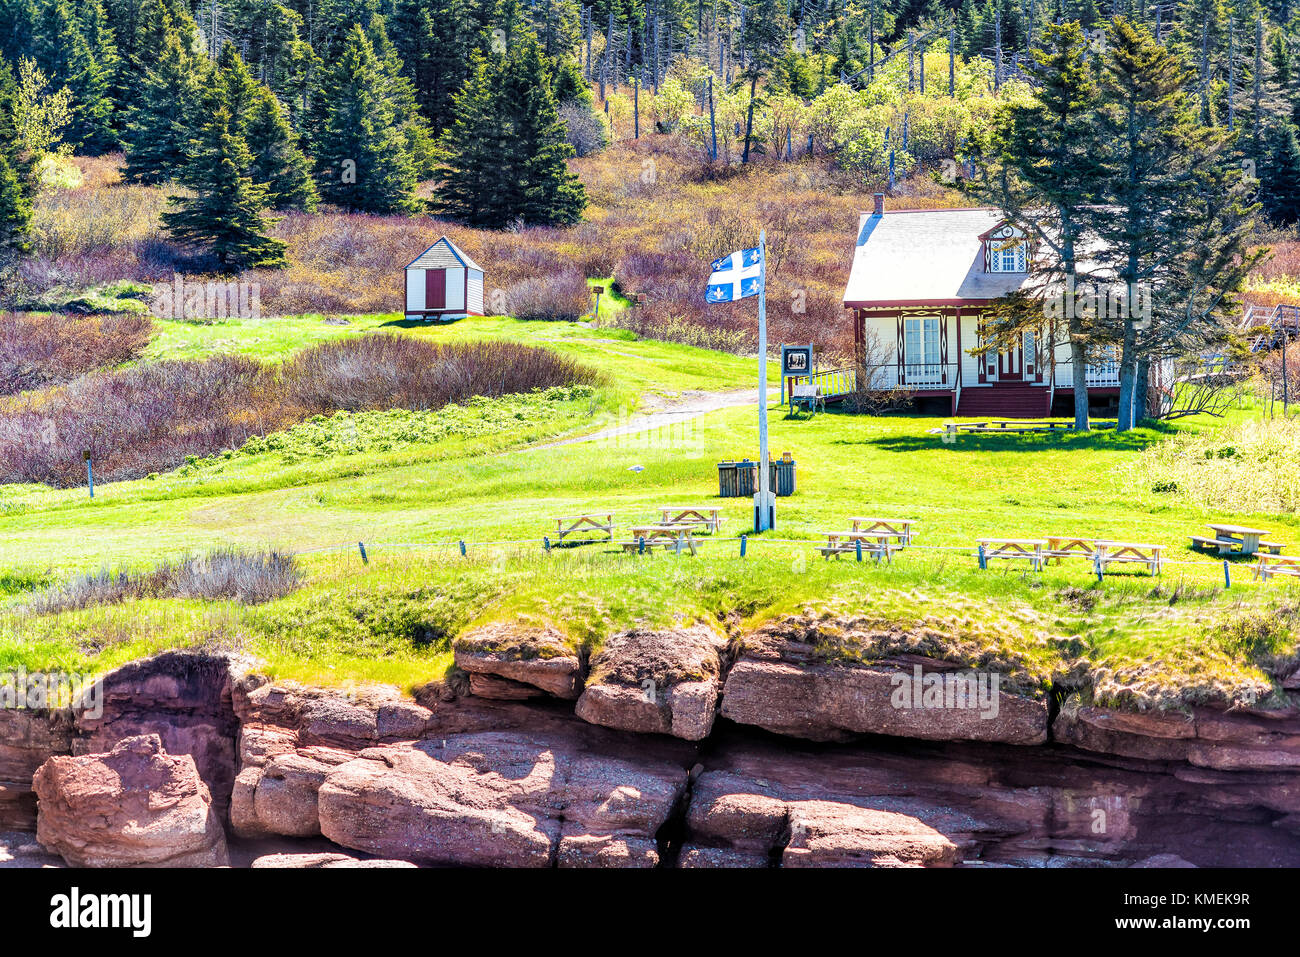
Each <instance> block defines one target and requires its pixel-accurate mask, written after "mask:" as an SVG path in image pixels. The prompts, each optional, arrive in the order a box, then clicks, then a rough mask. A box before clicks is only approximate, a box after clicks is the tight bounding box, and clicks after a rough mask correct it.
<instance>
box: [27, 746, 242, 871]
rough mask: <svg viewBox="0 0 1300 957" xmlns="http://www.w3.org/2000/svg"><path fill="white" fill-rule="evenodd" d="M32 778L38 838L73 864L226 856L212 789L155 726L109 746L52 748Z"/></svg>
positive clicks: (175, 863) (209, 860)
mask: <svg viewBox="0 0 1300 957" xmlns="http://www.w3.org/2000/svg"><path fill="white" fill-rule="evenodd" d="M33 785H34V787H35V790H36V795H37V798H38V799H39V802H40V803H39V806H38V807H39V813H38V817H37V832H36V834H37V840H38V841H39V842H40V843H41V844H42V845H43V846H44V847H45V848H47V849H48V850H51V851H54V852H55V853H57V854H59V855H60V856H61V857H62V858H63V859H64V860H65V861H67V862H68V863H69V864H71V865H73V866H74V867H139V866H148V867H215V866H224V865H226V864H227V863H228V856H227V852H226V836H225V832H224V831H223V830H222V827H221V822H220V820H219V819H218V817H217V813H216V810H215V809H214V807H213V803H212V795H211V793H210V792H209V791H208V787H207V785H206V784H204V782H203V780H202V778H201V777H200V776H199V772H198V768H197V767H196V765H195V762H194V758H193V757H191V756H190V755H188V754H186V755H169V754H168V753H167V752H166V751H165V750H164V748H163V744H162V739H161V738H160V737H159V736H158V735H156V734H148V735H140V736H138V737H132V738H127V739H126V740H124V741H122V742H120V743H119V744H118V745H117V746H116V747H114V748H113V749H112V750H111V751H109V752H108V753H106V754H92V755H82V756H77V757H62V756H56V757H53V758H50V759H49V760H48V761H47V762H45V764H43V765H41V767H40V769H39V770H38V771H37V772H36V775H35V778H34V781H33Z"/></svg>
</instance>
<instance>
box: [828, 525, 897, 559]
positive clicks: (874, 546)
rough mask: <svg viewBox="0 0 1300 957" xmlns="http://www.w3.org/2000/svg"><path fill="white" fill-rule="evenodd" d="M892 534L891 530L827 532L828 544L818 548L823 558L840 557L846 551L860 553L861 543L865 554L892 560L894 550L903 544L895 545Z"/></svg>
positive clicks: (854, 553)
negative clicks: (891, 539)
mask: <svg viewBox="0 0 1300 957" xmlns="http://www.w3.org/2000/svg"><path fill="white" fill-rule="evenodd" d="M892 537H893V536H892V534H891V533H889V532H859V531H856V530H855V531H851V532H827V533H826V544H825V545H823V546H822V547H821V548H819V549H818V551H820V552H821V553H822V557H823V558H830V557H831V556H832V555H834V556H835V557H836V558H839V557H840V556H841V555H843V554H844V553H845V552H848V553H850V554H853V555H856V554H857V553H858V545H859V543H860V544H861V545H862V553H863V554H864V555H871V556H873V557H874V558H875V559H876V561H880V559H882V558H883V559H885V560H886V561H892V560H893V556H894V552H896V551H898V550H899V549H900V548H902V547H903V546H901V545H895V544H894V543H892V542H891V541H890V538H892Z"/></svg>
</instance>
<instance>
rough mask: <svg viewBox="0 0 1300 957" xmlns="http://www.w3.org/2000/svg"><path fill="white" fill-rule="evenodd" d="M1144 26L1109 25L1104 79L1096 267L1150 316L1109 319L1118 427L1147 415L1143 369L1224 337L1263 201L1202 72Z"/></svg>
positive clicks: (1121, 21)
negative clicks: (1197, 79)
mask: <svg viewBox="0 0 1300 957" xmlns="http://www.w3.org/2000/svg"><path fill="white" fill-rule="evenodd" d="M1195 75H1196V74H1195V71H1193V70H1192V69H1189V67H1188V65H1187V63H1186V61H1185V60H1184V59H1183V58H1182V57H1181V56H1180V55H1179V54H1177V53H1175V52H1172V51H1170V50H1169V49H1166V48H1165V47H1163V46H1161V45H1160V44H1159V43H1158V42H1157V41H1156V40H1155V38H1154V37H1153V36H1152V35H1151V33H1150V31H1148V30H1147V29H1146V28H1145V27H1141V26H1135V25H1133V24H1131V23H1129V22H1128V21H1127V20H1125V19H1123V18H1116V19H1115V20H1114V21H1112V26H1111V30H1110V33H1109V37H1108V43H1107V50H1106V55H1105V59H1104V71H1103V74H1102V82H1101V89H1102V99H1103V109H1102V114H1101V115H1102V128H1103V133H1104V135H1105V137H1106V143H1107V144H1108V145H1107V148H1106V151H1105V153H1104V154H1103V156H1102V162H1103V167H1104V171H1103V189H1102V191H1101V194H1100V195H1099V196H1098V200H1099V202H1100V204H1101V205H1102V206H1103V207H1106V208H1107V210H1108V215H1106V216H1103V217H1099V220H1098V232H1099V235H1100V237H1101V240H1102V242H1103V243H1104V252H1103V253H1102V255H1101V257H1100V258H1101V265H1102V266H1103V267H1108V268H1109V269H1110V270H1111V271H1113V274H1114V275H1115V277H1116V279H1117V280H1118V282H1119V283H1121V284H1122V285H1123V286H1124V287H1125V288H1127V289H1128V290H1129V291H1130V293H1131V294H1132V293H1136V294H1137V296H1139V297H1140V295H1141V292H1142V290H1143V289H1144V288H1145V289H1147V290H1149V300H1150V315H1149V316H1143V315H1139V314H1136V311H1135V310H1133V309H1131V308H1130V309H1129V310H1125V312H1126V313H1127V314H1125V315H1118V316H1112V317H1110V320H1111V322H1112V324H1113V326H1114V332H1115V336H1116V338H1118V339H1119V341H1120V343H1121V353H1120V407H1119V412H1120V416H1119V417H1120V423H1119V427H1120V428H1121V429H1125V428H1128V427H1129V426H1130V424H1132V423H1133V422H1135V421H1136V420H1137V419H1139V418H1140V417H1141V416H1142V414H1143V405H1144V400H1143V397H1144V396H1145V388H1144V386H1143V383H1144V381H1145V378H1146V376H1145V370H1146V369H1147V368H1149V364H1150V363H1151V362H1153V361H1158V360H1160V359H1162V358H1165V357H1171V356H1176V355H1182V354H1187V353H1193V352H1195V351H1197V350H1199V349H1203V348H1205V347H1206V346H1207V345H1208V344H1211V343H1213V342H1215V341H1217V339H1219V338H1221V337H1223V336H1225V335H1226V334H1227V330H1228V326H1227V321H1228V316H1229V313H1230V312H1231V311H1232V309H1233V308H1234V307H1235V299H1234V296H1235V294H1236V292H1237V291H1238V290H1239V289H1240V287H1241V284H1242V283H1243V282H1244V281H1245V276H1246V274H1247V273H1248V272H1249V270H1250V269H1251V268H1252V267H1253V265H1254V264H1255V262H1256V261H1257V260H1258V256H1257V255H1256V254H1252V253H1250V252H1249V251H1248V250H1249V245H1250V243H1249V231H1250V229H1251V227H1252V225H1253V216H1254V213H1255V211H1256V209H1257V207H1251V206H1249V205H1247V204H1246V202H1245V193H1246V191H1247V186H1246V185H1245V183H1244V182H1243V177H1242V176H1241V169H1240V167H1237V166H1235V165H1234V164H1233V163H1232V152H1231V149H1232V142H1233V135H1232V134H1229V133H1227V132H1226V131H1225V130H1223V129H1222V128H1214V127H1210V126H1209V125H1207V124H1203V123H1202V122H1200V121H1199V120H1198V118H1197V111H1196V109H1195V104H1194V100H1193V99H1192V98H1191V96H1190V95H1189V93H1188V92H1187V91H1188V89H1189V88H1191V87H1192V84H1191V83H1190V82H1189V80H1190V79H1191V78H1192V77H1193V76H1195Z"/></svg>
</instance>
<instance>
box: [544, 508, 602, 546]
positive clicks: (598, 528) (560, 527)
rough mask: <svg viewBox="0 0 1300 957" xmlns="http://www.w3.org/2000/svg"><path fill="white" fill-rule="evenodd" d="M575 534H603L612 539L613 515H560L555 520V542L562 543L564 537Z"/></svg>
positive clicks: (591, 513)
mask: <svg viewBox="0 0 1300 957" xmlns="http://www.w3.org/2000/svg"><path fill="white" fill-rule="evenodd" d="M566 523H567V524H566ZM575 532H603V533H604V534H605V535H606V536H608V537H609V538H613V537H614V513H613V512H585V513H583V514H582V515H562V516H559V517H557V518H556V519H555V540H556V541H558V542H562V541H564V536H565V535H572V534H574V533H575Z"/></svg>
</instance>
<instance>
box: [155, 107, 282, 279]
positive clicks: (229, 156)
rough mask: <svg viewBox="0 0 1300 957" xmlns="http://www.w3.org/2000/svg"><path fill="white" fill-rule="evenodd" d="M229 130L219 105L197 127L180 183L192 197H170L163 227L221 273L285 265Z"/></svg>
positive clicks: (248, 158) (245, 157)
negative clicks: (207, 256) (207, 255)
mask: <svg viewBox="0 0 1300 957" xmlns="http://www.w3.org/2000/svg"><path fill="white" fill-rule="evenodd" d="M233 126H234V124H233V120H232V118H231V115H230V110H229V108H228V107H225V106H219V107H217V109H216V111H215V112H214V113H213V114H212V115H211V116H210V117H209V118H207V119H206V120H205V121H204V122H203V124H202V126H201V127H200V129H199V135H198V138H197V139H195V140H193V141H191V143H190V154H191V155H190V160H189V162H188V164H187V165H186V167H185V171H184V173H183V175H182V176H181V179H180V181H181V183H182V185H184V186H187V187H189V188H190V189H191V190H193V191H194V194H195V195H194V196H193V198H186V197H172V198H171V200H170V205H171V207H172V208H171V209H169V210H167V211H165V212H164V213H163V214H162V221H163V225H164V226H165V227H166V228H167V230H168V231H169V232H170V233H171V234H172V235H173V236H174V237H175V238H176V239H177V240H179V241H181V242H184V243H189V244H192V245H196V246H202V247H205V248H206V249H208V250H209V251H210V252H211V253H212V255H213V257H214V258H215V259H216V261H217V263H218V265H219V266H220V267H221V270H222V271H223V272H232V271H237V270H241V269H251V268H258V267H265V268H279V267H282V266H285V265H286V261H285V258H284V251H285V244H284V243H283V242H281V241H280V240H278V239H273V238H271V237H269V236H267V235H266V231H267V229H268V228H269V226H271V225H272V224H273V221H271V220H268V219H267V218H266V217H264V216H263V215H262V210H264V209H265V208H266V203H267V196H266V188H265V187H263V186H259V185H257V184H256V183H254V182H253V180H252V179H251V178H250V177H248V176H246V175H244V173H243V170H245V169H247V168H248V167H249V166H250V165H251V163H252V155H251V154H250V153H249V151H248V144H246V143H245V142H244V140H243V138H242V137H240V136H239V134H238V133H237V132H236V131H235V129H234V128H233Z"/></svg>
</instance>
